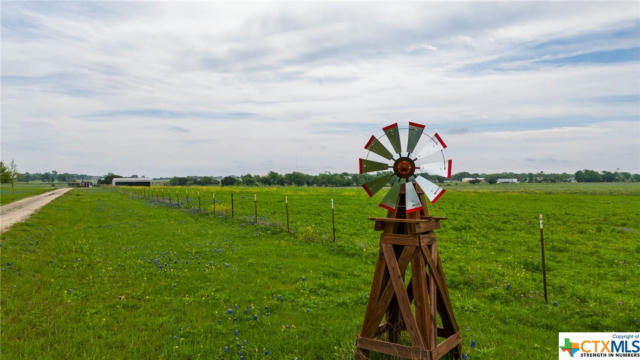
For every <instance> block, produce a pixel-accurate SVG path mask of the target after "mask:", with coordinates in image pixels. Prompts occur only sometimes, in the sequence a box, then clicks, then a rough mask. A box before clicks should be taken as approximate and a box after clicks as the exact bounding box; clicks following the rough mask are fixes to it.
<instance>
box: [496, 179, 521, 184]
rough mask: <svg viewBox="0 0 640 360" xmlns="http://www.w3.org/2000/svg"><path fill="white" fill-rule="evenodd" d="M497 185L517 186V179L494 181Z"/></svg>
mask: <svg viewBox="0 0 640 360" xmlns="http://www.w3.org/2000/svg"><path fill="white" fill-rule="evenodd" d="M496 183H498V184H517V183H518V179H498V180H496Z"/></svg>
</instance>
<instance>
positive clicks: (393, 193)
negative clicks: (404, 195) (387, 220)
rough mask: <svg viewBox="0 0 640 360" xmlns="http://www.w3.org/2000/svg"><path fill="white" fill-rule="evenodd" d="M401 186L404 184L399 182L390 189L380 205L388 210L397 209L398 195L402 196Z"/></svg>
mask: <svg viewBox="0 0 640 360" xmlns="http://www.w3.org/2000/svg"><path fill="white" fill-rule="evenodd" d="M400 186H402V184H400V183H399V182H397V183H395V184H394V185H393V186H392V187H391V189H389V192H388V193H387V195H385V196H384V198H383V199H382V201H381V202H380V204H378V206H380V207H383V208H385V209H387V210H391V211H396V204H397V203H398V197H399V196H400Z"/></svg>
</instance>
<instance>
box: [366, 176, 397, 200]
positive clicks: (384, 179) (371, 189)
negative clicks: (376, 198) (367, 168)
mask: <svg viewBox="0 0 640 360" xmlns="http://www.w3.org/2000/svg"><path fill="white" fill-rule="evenodd" d="M392 178H393V174H389V175H382V176H380V177H377V178H375V179H373V180H371V181H369V182H368V183H365V184H362V188H363V189H364V191H366V192H367V194H368V195H369V197H373V195H374V194H375V193H377V192H378V191H380V189H382V188H383V187H384V186H385V185H387V183H388V182H389V181H390V180H391V179H392Z"/></svg>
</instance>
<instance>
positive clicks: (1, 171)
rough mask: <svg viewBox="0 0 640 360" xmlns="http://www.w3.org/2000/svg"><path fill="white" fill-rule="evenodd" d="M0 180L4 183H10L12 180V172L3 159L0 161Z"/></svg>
mask: <svg viewBox="0 0 640 360" xmlns="http://www.w3.org/2000/svg"><path fill="white" fill-rule="evenodd" d="M0 182H1V183H3V184H9V183H10V182H11V172H10V171H9V168H8V167H7V166H6V165H5V164H4V162H3V161H0Z"/></svg>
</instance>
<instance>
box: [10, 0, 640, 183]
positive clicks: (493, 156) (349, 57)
mask: <svg viewBox="0 0 640 360" xmlns="http://www.w3.org/2000/svg"><path fill="white" fill-rule="evenodd" d="M1 12H2V14H1V20H2V34H1V91H2V93H1V100H2V107H1V121H2V124H1V127H0V129H1V139H2V147H1V157H2V160H4V161H10V160H11V159H14V160H15V162H16V163H17V165H18V170H19V171H21V172H25V171H29V172H44V171H50V170H56V171H58V172H70V173H85V174H92V175H102V174H106V173H107V172H114V173H117V174H120V175H125V176H127V175H132V174H137V175H146V176H151V177H161V176H185V175H241V174H246V173H251V174H265V173H267V172H268V171H270V170H275V171H278V172H281V173H283V172H290V171H301V172H305V173H313V174H315V173H320V172H325V171H329V172H343V171H347V172H357V171H358V166H357V165H358V158H359V157H366V156H367V151H366V150H365V149H364V148H363V147H364V145H365V144H366V142H367V140H368V139H369V137H370V136H371V135H376V136H379V135H382V134H383V132H382V130H381V128H382V127H384V126H386V125H388V124H391V123H394V122H398V123H399V125H400V126H401V127H404V126H406V124H407V123H408V122H409V121H412V122H418V123H422V124H426V132H427V133H429V134H433V133H434V132H438V133H439V134H440V135H441V137H442V138H443V139H444V141H445V142H446V143H447V145H448V147H447V149H446V150H445V156H446V157H447V158H451V159H453V164H454V166H453V172H454V173H456V172H461V171H469V172H499V171H516V172H539V171H544V172H570V173H572V172H575V171H576V170H580V169H585V168H587V169H596V170H610V171H611V170H617V169H620V171H631V172H640V2H637V1H631V2H612V1H609V2H595V3H588V2H495V3H488V2H487V3H484V2H473V3H464V2H447V3H440V2H425V3H415V2H414V3H380V2H376V3H367V2H357V3H338V2H332V3H324V4H322V3H295V2H289V3H264V2H261V3H238V2H236V3H203V2H107V1H105V2H55V1H49V2H11V1H3V2H2V3H1Z"/></svg>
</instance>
